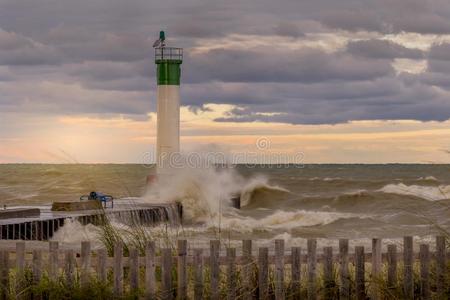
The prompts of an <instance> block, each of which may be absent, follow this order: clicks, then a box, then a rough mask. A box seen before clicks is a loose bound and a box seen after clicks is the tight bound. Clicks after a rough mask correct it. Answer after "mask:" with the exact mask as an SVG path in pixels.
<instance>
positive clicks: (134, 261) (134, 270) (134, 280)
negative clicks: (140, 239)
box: [130, 248, 139, 292]
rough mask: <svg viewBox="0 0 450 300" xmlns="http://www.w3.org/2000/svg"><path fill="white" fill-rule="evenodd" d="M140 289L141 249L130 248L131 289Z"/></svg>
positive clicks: (133, 290) (134, 290)
mask: <svg viewBox="0 0 450 300" xmlns="http://www.w3.org/2000/svg"><path fill="white" fill-rule="evenodd" d="M138 289H139V251H138V249H136V248H133V249H130V290H131V291H132V292H136V291H137V290H138Z"/></svg>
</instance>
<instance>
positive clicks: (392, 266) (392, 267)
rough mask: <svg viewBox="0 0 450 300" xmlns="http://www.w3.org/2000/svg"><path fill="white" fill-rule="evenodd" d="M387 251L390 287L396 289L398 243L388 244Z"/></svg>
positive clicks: (388, 282)
mask: <svg viewBox="0 0 450 300" xmlns="http://www.w3.org/2000/svg"><path fill="white" fill-rule="evenodd" d="M387 251H388V252H387V263H388V278H387V284H388V289H395V288H396V286H397V245H388V247H387Z"/></svg>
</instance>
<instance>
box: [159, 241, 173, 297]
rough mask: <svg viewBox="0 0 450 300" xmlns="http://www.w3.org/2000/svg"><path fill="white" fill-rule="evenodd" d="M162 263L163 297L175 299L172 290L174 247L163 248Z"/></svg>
mask: <svg viewBox="0 0 450 300" xmlns="http://www.w3.org/2000/svg"><path fill="white" fill-rule="evenodd" d="M161 252H162V265H161V289H162V290H161V298H162V299H173V292H172V249H170V248H163V249H161Z"/></svg>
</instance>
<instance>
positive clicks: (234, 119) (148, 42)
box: [0, 0, 450, 163]
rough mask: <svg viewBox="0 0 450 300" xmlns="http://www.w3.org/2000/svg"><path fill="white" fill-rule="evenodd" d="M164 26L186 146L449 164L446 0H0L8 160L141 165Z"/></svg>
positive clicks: (4, 153)
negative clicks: (261, 145)
mask: <svg viewBox="0 0 450 300" xmlns="http://www.w3.org/2000/svg"><path fill="white" fill-rule="evenodd" d="M159 30H165V31H166V35H167V36H168V45H170V46H178V47H183V48H184V49H185V59H184V62H183V65H182V88H181V96H182V104H183V106H184V107H183V108H182V124H181V127H182V135H183V140H182V145H183V149H185V150H192V149H194V148H195V147H204V148H206V149H209V148H210V147H212V146H214V147H216V148H215V149H218V148H220V149H224V151H228V152H233V153H236V152H245V151H252V147H253V146H255V141H256V140H258V138H261V137H265V138H267V139H268V140H270V141H271V143H270V147H271V148H270V149H266V150H270V151H272V152H283V153H284V152H286V153H287V152H289V153H296V152H302V153H304V162H340V163H342V162H368V163H376V162H450V154H448V152H447V150H448V149H449V148H450V127H449V125H450V122H449V121H448V119H449V118H450V2H449V1H448V0H373V1H370V0H314V1H303V0H280V1H268V0H253V1H247V0H239V1H238V0H227V1H214V0H204V1H197V0H183V1H179V0H178V1H175V0H165V1H154V0H126V1H125V0H121V1H119V0H77V1H73V0H0V162H67V161H70V160H76V161H79V162H140V161H141V160H142V157H143V156H145V152H146V151H152V150H153V147H154V143H155V129H156V128H155V118H156V115H155V110H156V105H155V92H156V83H155V66H154V61H153V55H154V54H153V49H152V44H153V41H154V40H155V39H156V38H157V36H158V33H159ZM105 149H106V150H107V151H105ZM256 150H258V149H256Z"/></svg>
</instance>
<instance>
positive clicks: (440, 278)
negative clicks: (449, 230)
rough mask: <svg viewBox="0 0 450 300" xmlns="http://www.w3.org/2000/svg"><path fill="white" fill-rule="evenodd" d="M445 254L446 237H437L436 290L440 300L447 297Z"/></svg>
mask: <svg viewBox="0 0 450 300" xmlns="http://www.w3.org/2000/svg"><path fill="white" fill-rule="evenodd" d="M445 256H446V253H445V237H444V236H437V237H436V288H437V296H438V299H444V297H445V290H446V285H445V281H446V280H445V272H446V269H447V264H446V257H445Z"/></svg>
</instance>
